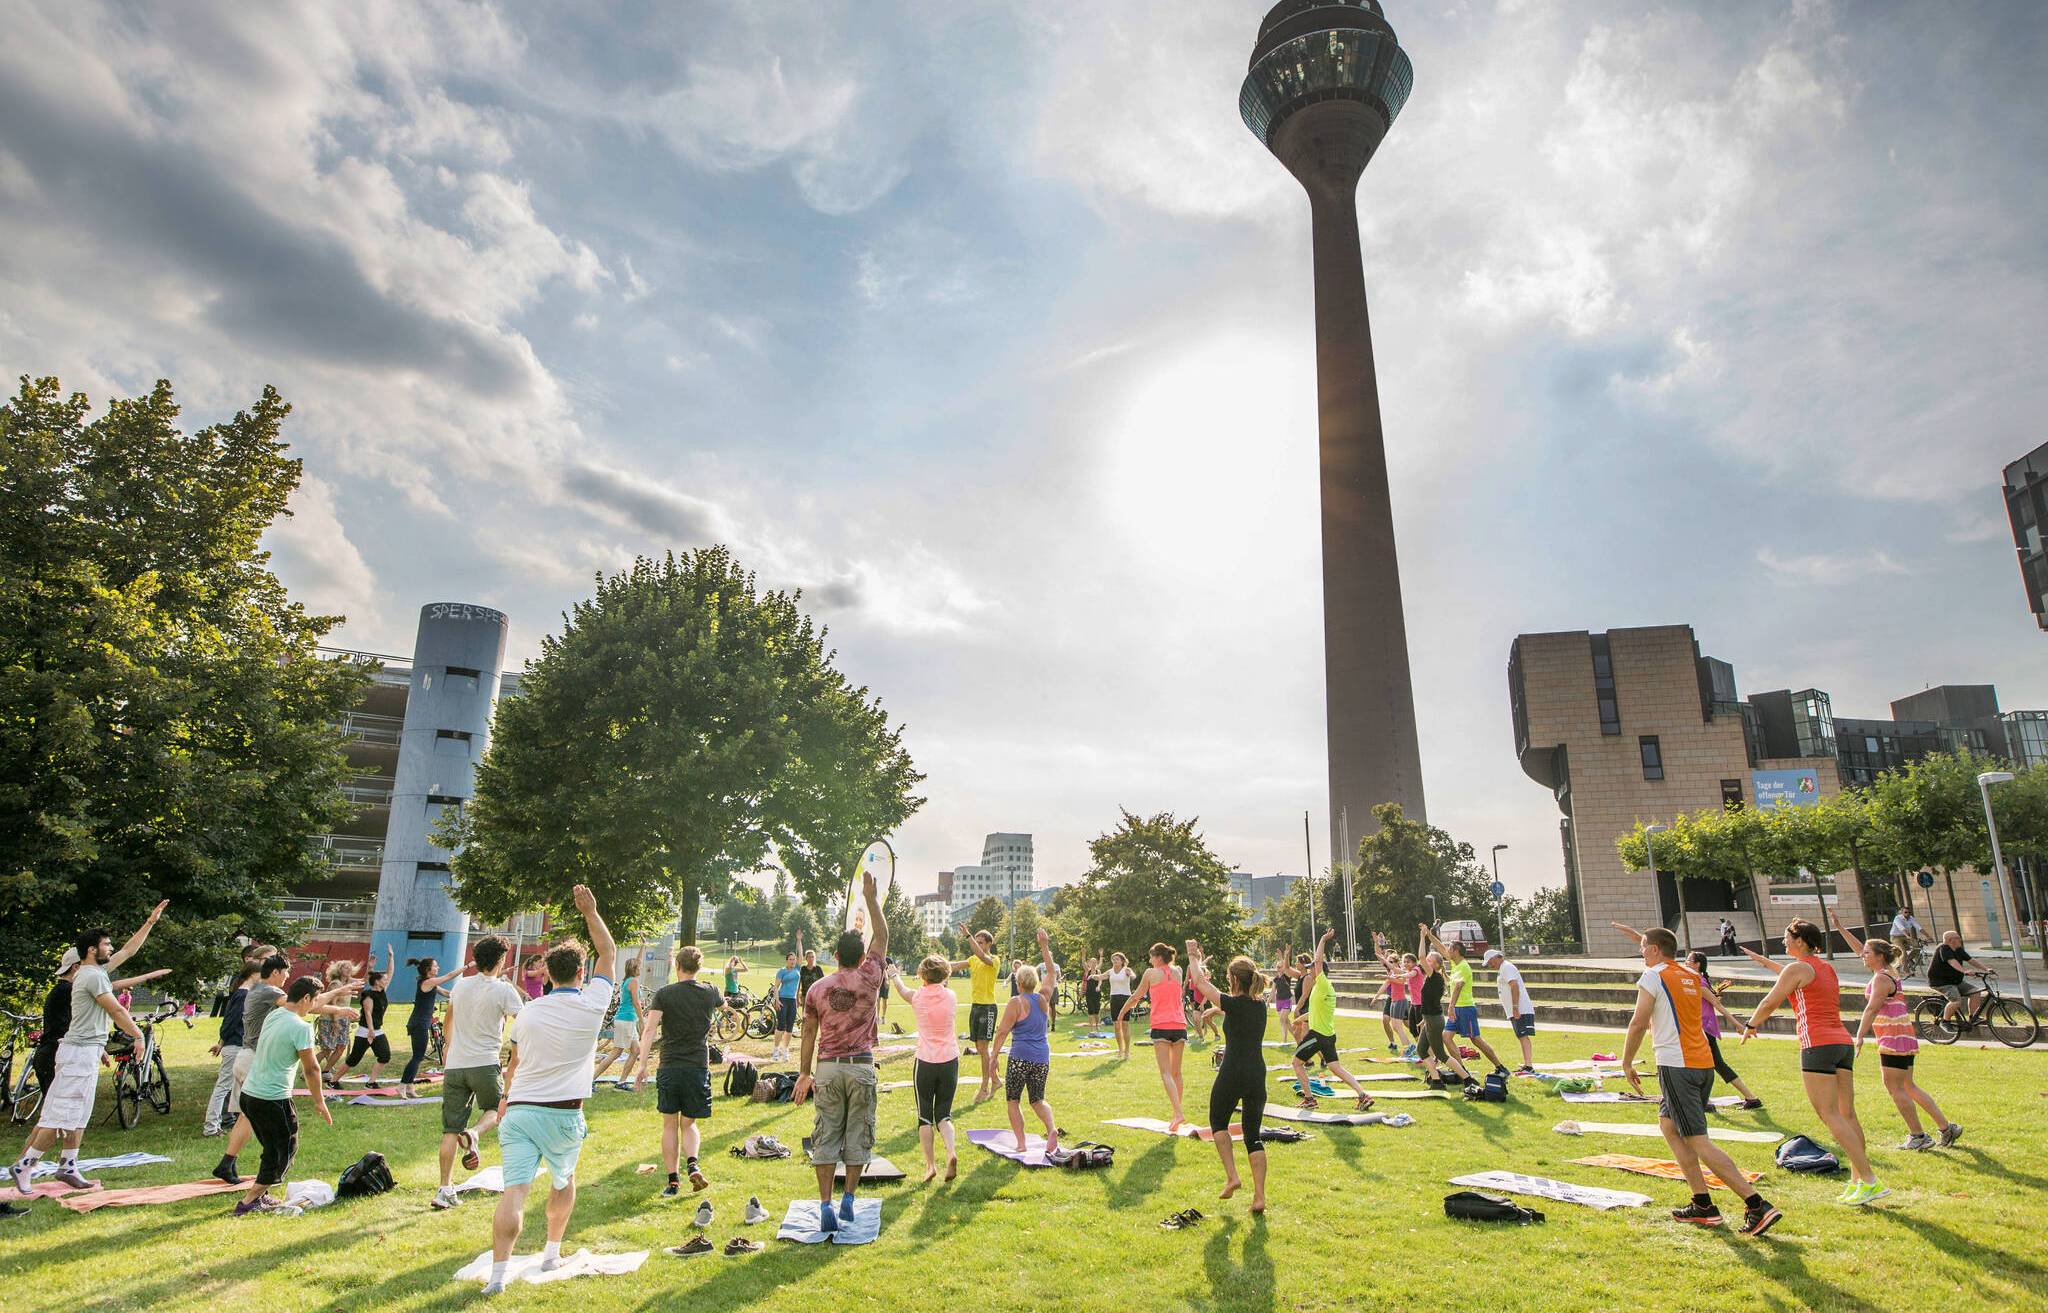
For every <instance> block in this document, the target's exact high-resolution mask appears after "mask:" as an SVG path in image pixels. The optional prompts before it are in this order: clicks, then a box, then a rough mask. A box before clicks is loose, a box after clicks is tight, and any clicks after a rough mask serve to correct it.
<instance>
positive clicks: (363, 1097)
mask: <svg viewBox="0 0 2048 1313" xmlns="http://www.w3.org/2000/svg"><path fill="white" fill-rule="evenodd" d="M345 1102H347V1103H349V1104H350V1105H351V1106H353V1107H357V1108H413V1107H417V1106H418V1105H420V1104H422V1103H434V1104H438V1103H440V1102H441V1096H440V1095H438V1094H436V1095H433V1096H432V1097H430V1098H420V1099H380V1098H378V1097H377V1096H376V1095H374V1094H358V1095H356V1097H354V1098H353V1099H348V1100H345Z"/></svg>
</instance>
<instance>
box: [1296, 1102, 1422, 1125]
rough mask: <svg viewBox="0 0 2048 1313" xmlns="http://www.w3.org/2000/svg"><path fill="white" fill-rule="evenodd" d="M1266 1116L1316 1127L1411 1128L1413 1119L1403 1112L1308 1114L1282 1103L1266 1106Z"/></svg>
mask: <svg viewBox="0 0 2048 1313" xmlns="http://www.w3.org/2000/svg"><path fill="white" fill-rule="evenodd" d="M1266 1115H1267V1116H1268V1117H1274V1118H1278V1119H1279V1120H1280V1121H1283V1122H1310V1123H1313V1124H1314V1125H1317V1126H1413V1125H1414V1124H1415V1119H1414V1118H1413V1117H1410V1116H1409V1115H1408V1114H1407V1113H1405V1112H1310V1111H1308V1110H1307V1109H1305V1108H1290V1107H1288V1106H1287V1105H1286V1104H1284V1103H1269V1104H1267V1105H1266Z"/></svg>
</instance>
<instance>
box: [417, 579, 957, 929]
mask: <svg viewBox="0 0 2048 1313" xmlns="http://www.w3.org/2000/svg"><path fill="white" fill-rule="evenodd" d="M799 600H800V595H799V594H793V593H783V592H764V591H762V590H761V589H759V588H758V587H757V586H756V584H755V580H754V576H753V575H752V574H751V573H749V572H747V571H745V570H743V569H741V568H740V566H739V565H738V563H737V562H735V561H734V559H733V557H732V555H731V553H730V552H728V551H727V550H726V549H725V548H723V547H707V548H704V549H702V550H699V551H695V552H690V553H686V554H684V555H681V556H677V555H674V554H670V555H667V556H664V557H663V558H662V559H660V560H649V559H646V558H642V559H640V560H637V561H635V562H634V563H633V565H632V567H631V568H629V569H627V570H624V571H622V572H620V573H619V574H616V575H611V576H601V577H600V578H599V579H598V580H597V591H596V594H595V596H593V597H591V598H590V599H589V600H587V601H584V602H579V603H578V604H577V605H576V606H575V608H574V609H573V610H572V611H571V612H570V613H569V614H568V615H567V616H565V617H564V620H565V622H566V623H565V626H564V628H563V630H562V632H561V633H559V634H554V635H550V636H548V637H547V638H546V639H544V640H543V641H542V645H541V654H540V656H539V658H538V659H537V660H535V661H533V662H532V663H530V664H529V665H528V667H527V669H526V672H525V674H524V676H523V678H522V681H521V687H520V696H519V697H517V698H514V699H511V700H509V701H506V702H503V703H501V704H499V707H498V710H497V718H496V721H495V723H494V725H493V730H492V742H491V750H490V752H489V754H488V755H487V756H486V757H485V759H484V761H483V762H482V763H481V765H480V766H479V767H478V769H477V778H476V798H475V801H474V802H473V803H472V804H471V805H470V806H469V807H467V808H465V809H464V814H463V816H462V818H461V820H460V821H459V822H458V823H457V825H456V827H455V831H454V833H453V834H452V835H451V836H450V837H451V838H453V839H454V840H455V841H456V842H459V843H460V844H461V845H462V847H461V851H460V852H458V853H457V855H456V857H455V859H454V863H453V865H454V867H455V872H456V875H457V877H458V880H459V887H458V893H457V898H458V901H459V902H460V904H461V905H462V907H463V908H464V909H465V910H466V911H469V912H470V913H472V914H474V915H476V916H478V917H480V918H481V919H483V920H486V921H496V920H500V919H502V918H504V917H506V916H509V915H512V914H513V913H515V912H519V911H524V910H529V909H532V908H536V907H542V908H551V909H554V910H556V911H562V910H564V909H566V908H567V906H568V898H569V888H570V886H571V885H573V884H577V883H583V884H587V885H589V886H590V887H591V888H592V889H593V890H595V891H596V892H597V894H598V897H599V899H600V900H601V901H602V903H603V905H604V907H605V911H606V914H607V915H608V916H614V917H616V918H617V921H618V923H619V924H621V925H623V926H625V927H626V928H627V929H628V931H630V932H634V933H640V932H645V931H648V930H651V929H652V928H654V926H655V925H656V924H658V923H660V922H663V921H665V920H667V919H669V918H671V917H674V918H677V923H678V927H679V931H680V933H681V935H682V937H683V939H684V941H685V942H688V941H689V940H690V939H692V938H694V933H695V928H696V918H697V903H698V900H699V899H700V898H702V897H711V898H713V899H724V898H726V897H728V896H730V895H731V893H732V891H733V887H734V884H735V882H736V881H737V880H738V878H739V877H740V876H742V875H745V874H748V873H752V872H756V871H760V870H764V869H766V868H767V867H768V866H769V865H770V864H771V862H774V863H779V864H780V866H781V867H782V869H784V870H786V871H787V872H788V873H789V876H790V878H791V879H792V880H793V881H794V883H795V887H796V890H797V893H798V895H799V896H800V897H802V898H805V899H816V900H822V899H824V898H825V897H827V896H829V895H830V894H832V893H834V892H836V891H838V890H843V889H844V888H845V887H846V884H847V879H848V875H847V870H848V867H849V864H850V863H852V862H853V861H854V860H855V859H856V858H857V857H858V855H859V854H860V852H861V850H862V849H863V848H864V847H865V846H866V845H867V844H868V842H869V841H870V840H871V839H873V838H874V837H875V836H876V835H878V834H886V833H888V832H889V831H890V830H893V829H894V828H895V827H896V826H897V825H898V824H900V823H901V822H902V821H903V820H904V819H905V818H906V817H908V816H909V815H911V813H913V812H914V811H916V810H917V808H918V807H919V806H921V805H922V804H923V801H924V800H923V799H922V798H919V797H916V796H914V795H913V793H912V790H913V789H914V788H915V787H916V786H917V784H918V783H919V781H921V780H922V779H923V778H924V777H923V776H922V775H920V774H918V772H917V770H916V769H915V768H914V767H913V765H912V764H911V760H910V755H909V753H908V752H906V751H905V750H904V748H903V745H902V741H901V740H902V731H901V729H900V728H899V727H897V726H895V725H893V724H892V723H891V722H890V719H889V717H888V715H887V713H886V712H884V711H883V709H882V706H881V703H880V701H879V700H878V699H876V698H874V697H872V696H870V694H869V692H868V690H867V689H865V688H856V687H854V686H853V685H851V684H850V683H849V682H848V681H847V679H846V677H845V676H844V675H842V674H841V673H840V672H839V671H838V670H837V669H836V668H835V667H834V665H833V661H834V658H835V656H836V653H833V652H831V651H828V650H827V649H826V647H825V644H824V639H825V634H824V632H823V631H822V630H819V629H817V628H816V627H815V626H814V625H813V623H812V621H811V619H810V617H809V616H807V615H805V614H804V613H803V612H802V611H801V610H800V609H799V608H798V605H797V603H798V601H799Z"/></svg>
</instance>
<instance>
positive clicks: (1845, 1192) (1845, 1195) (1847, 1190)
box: [1835, 1176, 1863, 1204]
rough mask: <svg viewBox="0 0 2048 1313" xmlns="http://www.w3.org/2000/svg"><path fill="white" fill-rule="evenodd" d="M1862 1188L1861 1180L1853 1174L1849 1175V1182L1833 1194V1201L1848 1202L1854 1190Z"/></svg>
mask: <svg viewBox="0 0 2048 1313" xmlns="http://www.w3.org/2000/svg"><path fill="white" fill-rule="evenodd" d="M1862 1188H1863V1183H1862V1182H1861V1181H1858V1180H1857V1179H1856V1178H1855V1177H1853V1176H1852V1177H1850V1178H1849V1184H1847V1185H1845V1186H1843V1187H1842V1193H1840V1194H1838V1195H1836V1196H1835V1202H1836V1203H1838V1204H1846V1203H1848V1202H1849V1201H1850V1200H1851V1199H1853V1198H1854V1197H1855V1195H1856V1192H1857V1191H1858V1190H1861V1189H1862Z"/></svg>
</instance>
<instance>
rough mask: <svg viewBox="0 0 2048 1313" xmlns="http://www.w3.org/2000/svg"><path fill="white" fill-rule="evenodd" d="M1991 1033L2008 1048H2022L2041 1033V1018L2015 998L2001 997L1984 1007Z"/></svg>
mask: <svg viewBox="0 0 2048 1313" xmlns="http://www.w3.org/2000/svg"><path fill="white" fill-rule="evenodd" d="M1984 1016H1985V1018H1986V1020H1987V1021H1989V1023H1990V1025H1991V1033H1992V1034H1993V1035H1994V1036H1996V1037H1997V1039H1998V1042H1999V1043H2001V1044H2004V1045H2006V1046H2007V1047H2009V1048H2015V1049H2023V1048H2025V1047H2027V1045H2029V1044H2032V1043H2033V1042H2034V1041H2035V1039H2037V1038H2039V1036H2040V1034H2041V1019H2040V1018H2039V1017H2037V1016H2035V1015H2034V1010H2033V1009H2032V1008H2030V1007H2028V1006H2027V1005H2026V1004H2024V1003H2022V1002H2020V1001H2019V1000H2018V999H2016V998H2002V999H1999V1000H1998V1001H1997V1002H1995V1003H1993V1004H1992V1005H1991V1006H1990V1007H1988V1008H1985V1009H1984Z"/></svg>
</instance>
